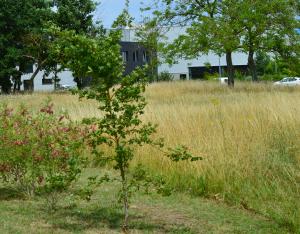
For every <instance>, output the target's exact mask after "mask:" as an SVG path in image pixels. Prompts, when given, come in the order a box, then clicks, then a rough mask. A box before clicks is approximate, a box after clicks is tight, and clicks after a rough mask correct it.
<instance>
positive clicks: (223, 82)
mask: <svg viewBox="0 0 300 234" xmlns="http://www.w3.org/2000/svg"><path fill="white" fill-rule="evenodd" d="M218 80H219V82H220V83H221V84H223V85H226V84H228V77H220V78H218Z"/></svg>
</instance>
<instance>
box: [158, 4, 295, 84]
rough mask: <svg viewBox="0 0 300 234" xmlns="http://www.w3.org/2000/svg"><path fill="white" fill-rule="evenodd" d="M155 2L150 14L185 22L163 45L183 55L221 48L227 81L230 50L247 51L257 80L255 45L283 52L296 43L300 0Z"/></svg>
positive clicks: (161, 19) (173, 22)
mask: <svg viewBox="0 0 300 234" xmlns="http://www.w3.org/2000/svg"><path fill="white" fill-rule="evenodd" d="M157 4H158V5H157V6H158V8H157V9H156V11H154V14H155V15H156V16H157V17H158V18H159V22H162V24H163V25H167V26H170V27H172V26H174V25H180V26H185V27H187V30H186V34H184V35H181V36H179V37H178V39H177V40H175V41H174V43H173V44H171V45H170V46H168V47H167V53H169V55H170V56H171V57H172V56H173V57H174V56H178V55H179V56H181V57H186V58H195V57H198V56H199V55H201V54H203V53H208V52H214V53H216V54H218V55H221V54H225V55H226V61H227V71H228V77H229V82H228V84H229V85H230V86H233V85H234V69H233V68H234V67H233V64H232V53H233V52H235V51H243V52H245V53H247V54H248V65H249V70H250V72H251V75H252V77H253V80H254V81H256V80H257V74H256V65H255V60H254V57H255V53H256V52H257V51H259V50H261V51H264V52H272V53H274V52H276V53H278V54H280V55H281V56H282V55H287V54H295V48H298V45H296V44H299V36H297V34H296V33H295V29H296V28H298V27H299V23H298V21H297V19H296V16H297V14H298V13H299V1H298V0H288V1H285V0H267V1H260V0H254V1H253V0H234V1H233V0H222V1H220V0H191V1H185V0H158V1H157ZM294 57H295V55H294Z"/></svg>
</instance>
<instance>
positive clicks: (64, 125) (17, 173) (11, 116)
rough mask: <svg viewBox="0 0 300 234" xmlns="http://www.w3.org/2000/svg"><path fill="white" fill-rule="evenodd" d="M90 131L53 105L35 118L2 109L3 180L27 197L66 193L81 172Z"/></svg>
mask: <svg viewBox="0 0 300 234" xmlns="http://www.w3.org/2000/svg"><path fill="white" fill-rule="evenodd" d="M86 132H87V131H86V130H85V129H83V128H81V127H78V126H77V125H76V124H74V123H73V122H71V121H70V120H69V118H68V116H67V115H66V114H61V115H56V114H54V111H53V106H52V105H51V104H50V103H47V105H45V106H44V107H43V108H42V109H41V110H40V111H39V112H38V113H36V114H33V115H32V114H30V113H29V111H28V110H27V109H26V107H24V106H21V107H19V108H18V109H17V110H13V109H11V108H9V107H7V106H5V105H4V106H2V107H0V178H2V180H3V181H4V182H5V183H9V184H13V185H16V186H18V188H19V189H21V190H22V191H23V192H25V193H26V194H27V195H34V194H35V193H36V192H38V191H46V192H47V193H51V192H61V191H63V190H65V189H66V188H67V187H68V186H69V185H70V184H71V182H73V181H74V180H75V179H76V178H77V177H78V175H79V173H80V172H81V167H82V165H83V162H84V160H83V159H82V157H81V154H82V151H83V144H82V142H83V139H84V137H85V135H86Z"/></svg>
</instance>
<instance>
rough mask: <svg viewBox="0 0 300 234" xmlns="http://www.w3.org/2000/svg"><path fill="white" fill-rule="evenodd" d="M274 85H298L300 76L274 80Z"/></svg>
mask: <svg viewBox="0 0 300 234" xmlns="http://www.w3.org/2000/svg"><path fill="white" fill-rule="evenodd" d="M274 85H282V86H295V85H300V77H285V78H283V79H282V80H280V81H277V82H275V83H274Z"/></svg>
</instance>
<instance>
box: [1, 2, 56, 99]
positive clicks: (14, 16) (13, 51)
mask: <svg viewBox="0 0 300 234" xmlns="http://www.w3.org/2000/svg"><path fill="white" fill-rule="evenodd" d="M0 12H1V14H0V32H1V35H0V54H1V58H0V86H2V91H3V92H5V93H9V92H10V88H11V86H12V84H11V82H10V79H9V78H10V76H11V75H13V76H17V75H19V72H22V71H18V70H17V69H16V66H17V65H20V66H22V64H23V63H24V62H25V61H26V60H27V61H28V60H29V58H28V57H27V58H25V57H24V55H25V53H24V50H25V49H26V44H25V43H24V41H23V39H24V37H25V36H26V35H28V34H33V33H35V32H37V31H39V30H40V28H41V27H42V24H43V23H44V22H46V21H47V20H50V19H51V10H50V5H49V3H48V1H45V0H20V1H13V0H3V1H1V4H0ZM18 82H20V80H19V79H18Z"/></svg>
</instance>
